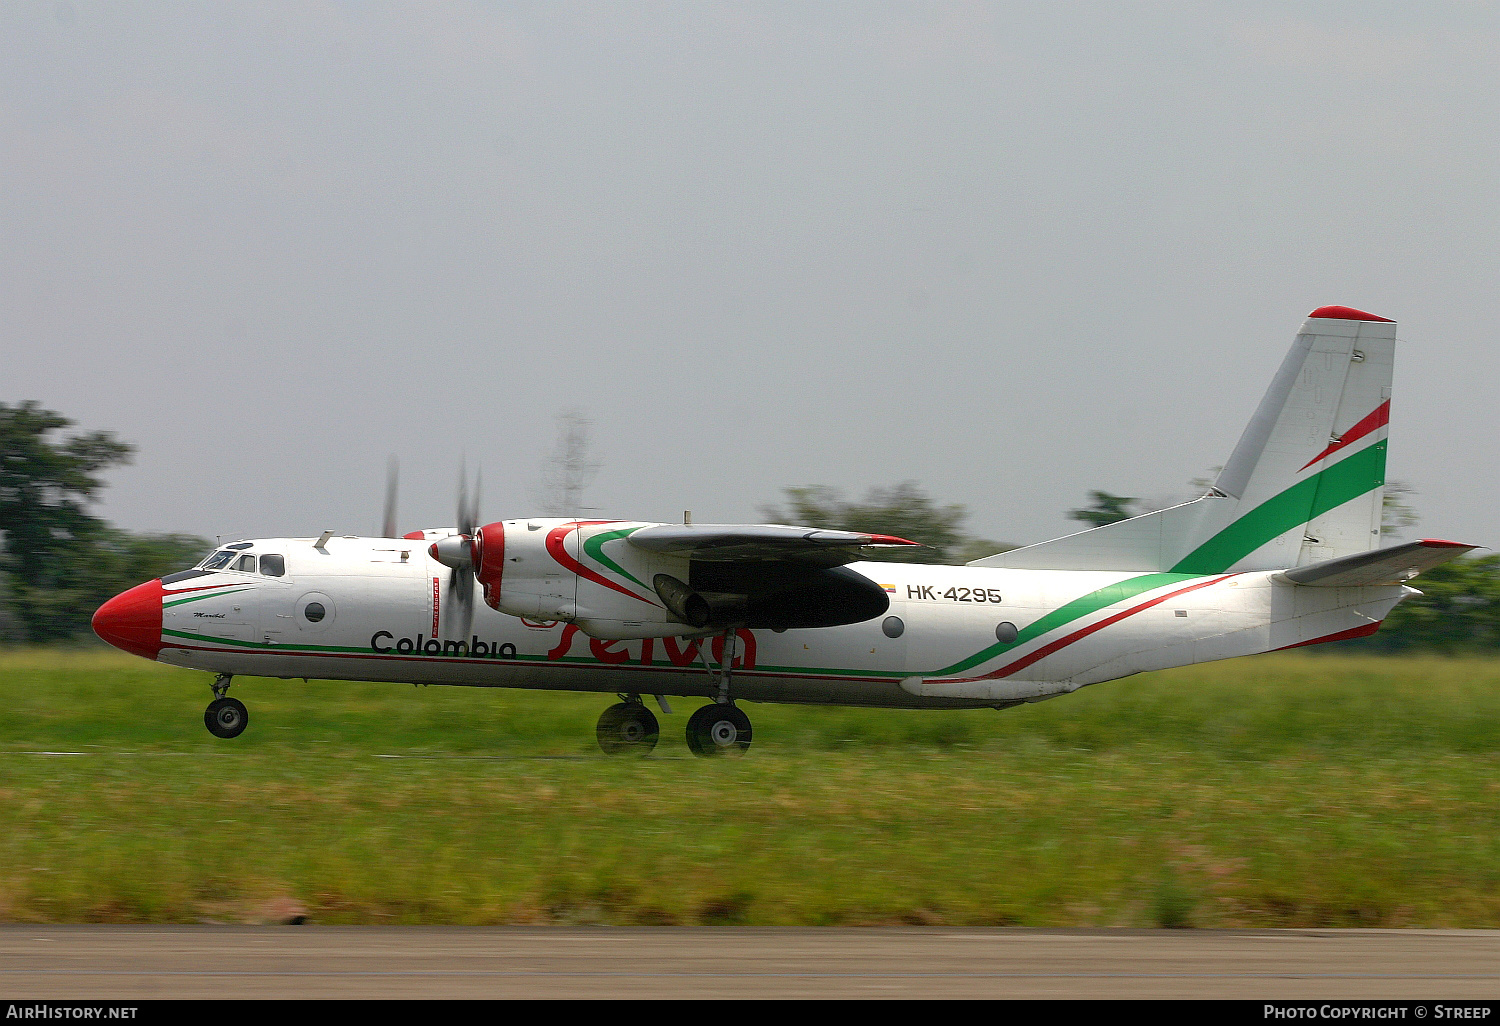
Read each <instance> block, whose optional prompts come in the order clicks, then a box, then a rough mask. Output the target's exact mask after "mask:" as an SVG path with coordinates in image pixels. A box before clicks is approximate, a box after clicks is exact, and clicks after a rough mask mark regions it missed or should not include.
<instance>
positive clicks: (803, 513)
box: [0, 401, 1500, 653]
mask: <svg viewBox="0 0 1500 1026" xmlns="http://www.w3.org/2000/svg"><path fill="white" fill-rule="evenodd" d="M71 426H72V421H70V420H68V419H67V418H66V417H63V416H61V415H60V414H57V413H54V412H53V411H51V410H45V409H42V408H41V407H40V406H39V405H38V404H37V403H35V402H31V401H26V402H22V403H19V404H18V405H15V406H8V405H6V404H5V403H0V643H12V644H14V643H19V642H30V643H33V644H48V643H57V642H65V641H69V640H73V639H77V638H80V637H91V636H92V635H91V633H90V631H89V620H90V618H91V617H92V616H93V613H94V610H95V609H97V608H98V607H99V606H100V605H101V604H103V603H104V602H105V601H106V600H108V599H109V598H110V597H111V596H113V595H116V594H118V593H119V592H121V591H124V590H125V589H127V588H130V587H133V586H134V585H136V584H139V583H141V582H142V581H149V580H151V579H152V578H155V577H160V576H162V575H163V574H167V573H171V572H172V571H174V570H181V569H183V568H185V567H187V566H191V565H192V564H193V563H195V562H197V560H198V558H199V557H200V556H202V555H203V554H204V553H205V552H207V551H208V549H209V548H210V543H209V542H208V540H207V539H205V538H199V537H196V536H193V535H187V534H137V533H132V532H129V531H125V530H122V529H120V528H118V527H114V526H112V525H110V524H108V523H106V522H105V521H104V520H102V519H101V518H99V517H97V516H96V515H94V514H93V513H92V512H91V507H92V506H93V505H94V504H95V503H97V502H98V500H99V497H100V493H101V492H102V491H103V488H104V482H103V480H102V477H101V475H102V474H103V473H104V471H106V470H108V469H110V468H112V467H117V466H124V465H128V464H129V463H130V462H131V458H132V456H133V455H134V452H135V449H134V447H133V446H132V445H130V444H129V443H127V442H122V441H120V440H119V439H117V438H116V437H115V436H114V435H113V433H111V432H108V431H94V432H86V433H81V434H73V435H59V433H60V432H63V431H65V430H66V429H67V428H69V427H71ZM596 467H597V463H590V464H589V468H590V470H592V469H595V468H596ZM1193 483H1194V484H1195V485H1196V484H1198V483H1199V482H1197V481H1195V482H1193ZM578 487H579V489H581V485H579V486H578ZM1388 493H1389V494H1388V499H1387V504H1386V526H1387V528H1396V527H1409V526H1411V525H1412V524H1413V523H1414V522H1415V519H1416V515H1415V512H1414V510H1413V509H1412V508H1411V507H1410V506H1409V505H1407V504H1406V503H1405V502H1404V501H1403V500H1404V499H1405V497H1406V496H1407V495H1409V494H1410V491H1409V489H1406V488H1404V487H1401V486H1395V487H1392V488H1389V489H1388ZM576 498H577V496H574V499H576ZM1089 500H1090V501H1089V503H1088V504H1087V505H1085V506H1083V507H1080V508H1078V509H1074V510H1070V511H1069V512H1068V516H1069V517H1070V518H1071V519H1074V520H1077V521H1079V522H1080V523H1082V524H1084V525H1085V526H1087V527H1099V526H1103V525H1105V524H1110V523H1114V522H1116V521H1119V520H1124V519H1126V518H1128V517H1131V516H1135V515H1137V514H1139V513H1142V512H1146V510H1144V509H1140V508H1137V507H1138V506H1139V501H1140V500H1138V499H1135V498H1132V497H1128V496H1120V495H1112V494H1110V493H1109V492H1105V491H1093V492H1090V493H1089ZM759 512H760V515H761V516H762V517H763V518H764V520H765V521H766V522H768V523H786V524H801V525H805V526H808V527H824V528H831V529H840V530H848V531H860V532H864V533H870V534H892V535H896V536H898V537H902V538H907V539H910V540H911V541H915V542H920V543H921V545H922V548H920V549H913V550H911V551H903V552H901V553H899V554H897V555H895V556H892V557H889V558H893V559H902V560H907V561H913V562H927V563H948V564H962V563H967V562H970V561H972V560H975V559H982V558H983V557H985V556H989V555H993V554H995V553H997V552H1004V551H1005V550H1007V549H1010V548H1014V546H1013V545H1008V544H1005V543H1003V542H996V541H992V540H989V539H986V538H981V537H977V536H974V535H971V534H969V533H968V532H967V531H966V530H965V527H964V525H965V523H966V521H967V520H968V511H967V510H966V509H965V508H964V507H963V506H962V505H960V504H958V503H948V504H941V503H938V502H935V501H934V500H933V499H932V497H931V496H929V495H928V494H927V492H926V491H925V490H923V489H922V488H921V486H919V485H918V484H917V483H916V482H913V481H904V482H900V483H898V484H894V485H887V486H882V487H875V488H871V489H870V490H869V491H868V492H866V493H865V495H864V497H863V498H862V499H858V500H855V499H849V498H846V497H845V496H844V494H843V493H842V492H840V491H839V490H837V489H834V488H828V487H825V486H816V485H815V486H809V487H802V488H787V489H784V490H783V504H782V505H779V506H777V505H773V506H765V507H762V508H761V509H760V511H759ZM1417 584H1418V586H1419V588H1420V590H1421V591H1422V593H1423V594H1422V595H1420V596H1417V597H1414V598H1411V599H1408V600H1407V601H1405V602H1403V603H1401V604H1400V605H1399V606H1397V607H1396V608H1395V610H1394V611H1393V612H1392V613H1391V615H1390V616H1389V617H1388V618H1387V620H1386V622H1385V626H1384V627H1383V628H1382V629H1381V630H1380V632H1379V633H1377V634H1375V635H1373V636H1372V637H1369V638H1363V639H1359V640H1357V641H1352V642H1342V643H1340V644H1341V645H1344V646H1348V647H1357V648H1362V649H1366V650H1371V651H1385V652H1400V651H1439V652H1449V653H1460V652H1473V651H1491V650H1494V649H1497V648H1500V555H1495V556H1484V557H1481V558H1465V559H1458V560H1454V561H1453V562H1451V563H1445V564H1444V565H1442V566H1440V567H1436V568H1434V569H1432V570H1429V571H1427V572H1426V573H1424V574H1423V575H1422V576H1421V578H1420V579H1419V581H1418V582H1417Z"/></svg>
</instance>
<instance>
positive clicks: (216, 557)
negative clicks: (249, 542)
mask: <svg viewBox="0 0 1500 1026" xmlns="http://www.w3.org/2000/svg"><path fill="white" fill-rule="evenodd" d="M237 555H239V553H237V552H232V551H230V550H229V549H220V550H219V551H218V552H214V553H211V554H210V555H209V557H208V558H207V559H205V560H204V561H203V562H202V563H199V564H198V569H199V570H222V569H224V568H225V567H226V566H228V565H229V562H230V560H232V559H234V557H235V556H237Z"/></svg>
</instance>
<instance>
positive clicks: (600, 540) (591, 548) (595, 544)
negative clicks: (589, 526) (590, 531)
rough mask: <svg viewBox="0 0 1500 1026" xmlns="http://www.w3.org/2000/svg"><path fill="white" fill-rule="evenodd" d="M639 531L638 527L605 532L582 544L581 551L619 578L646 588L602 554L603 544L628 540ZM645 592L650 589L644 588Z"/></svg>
mask: <svg viewBox="0 0 1500 1026" xmlns="http://www.w3.org/2000/svg"><path fill="white" fill-rule="evenodd" d="M639 530H640V528H639V527H627V528H625V529H624V530H623V531H605V532H604V533H603V534H596V535H594V536H593V537H592V538H590V539H589V540H588V541H586V542H584V543H583V551H584V552H587V553H588V554H589V555H590V556H592V557H593V558H594V559H595V560H596V561H597V562H600V563H603V564H604V565H605V566H607V567H609V568H610V569H611V570H613V571H614V572H615V573H617V574H619V575H620V576H621V577H625V578H628V579H629V580H632V581H635V583H636V584H639V585H640V586H641V587H642V588H646V585H645V584H643V583H642V582H641V581H639V580H637V578H636V577H635V576H634V575H633V574H631V573H630V572H629V571H628V570H626V569H625V568H624V567H623V566H621V565H620V564H619V563H616V562H615V561H614V560H612V559H610V558H609V557H608V556H606V555H605V554H604V543H605V542H612V541H614V540H615V539H616V538H629V537H630V536H631V535H632V534H634V533H635V532H636V531H639ZM646 590H647V591H650V590H651V589H650V588H646Z"/></svg>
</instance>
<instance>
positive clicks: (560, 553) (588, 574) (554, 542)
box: [547, 520, 659, 606]
mask: <svg viewBox="0 0 1500 1026" xmlns="http://www.w3.org/2000/svg"><path fill="white" fill-rule="evenodd" d="M618 523H620V521H618V520H575V521H573V522H572V523H571V524H563V525H562V526H560V527H554V528H553V529H552V530H550V531H548V532H547V553H548V554H549V555H550V556H551V557H552V558H553V559H555V560H557V562H558V563H560V564H561V565H563V566H564V567H566V568H567V569H569V570H571V571H573V572H574V573H575V574H577V575H578V576H579V577H582V578H584V579H586V580H590V581H593V582H594V583H595V584H602V585H604V586H605V587H606V588H609V589H610V590H611V591H618V592H619V593H620V594H621V595H629V596H630V597H631V598H633V599H635V600H636V601H637V602H644V603H646V604H647V605H648V606H657V605H659V603H656V602H653V601H652V600H651V599H648V598H642V597H641V596H639V595H637V594H636V593H635V592H633V591H631V590H630V589H629V588H623V587H621V586H620V585H618V584H616V583H615V582H614V581H611V580H610V579H609V578H607V577H604V576H602V575H600V574H597V573H595V572H594V571H592V570H590V569H589V568H588V567H586V566H584V565H583V564H582V563H580V562H578V560H576V559H574V558H573V557H572V556H570V555H568V553H567V550H566V549H565V548H564V547H563V539H564V538H566V537H567V536H568V534H569V533H570V532H572V531H576V530H578V529H579V528H580V527H593V526H594V525H595V524H618Z"/></svg>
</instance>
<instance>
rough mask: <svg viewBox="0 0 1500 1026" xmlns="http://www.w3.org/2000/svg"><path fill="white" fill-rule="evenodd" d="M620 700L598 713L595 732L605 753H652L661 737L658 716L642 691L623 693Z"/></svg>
mask: <svg viewBox="0 0 1500 1026" xmlns="http://www.w3.org/2000/svg"><path fill="white" fill-rule="evenodd" d="M620 698H621V701H620V702H619V703H618V704H617V705H612V706H610V707H609V708H608V709H606V710H604V712H603V713H602V714H601V715H600V716H599V725H598V726H597V727H595V728H594V734H595V736H596V737H598V738H599V747H600V748H602V749H603V750H604V754H605V755H649V754H651V749H653V748H655V747H656V742H657V740H658V739H659V738H660V737H661V726H660V725H659V724H658V723H657V722H656V716H655V715H654V714H653V713H652V712H651V710H650V709H647V708H646V706H645V704H644V703H643V702H642V701H641V696H640V695H621V696H620Z"/></svg>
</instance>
